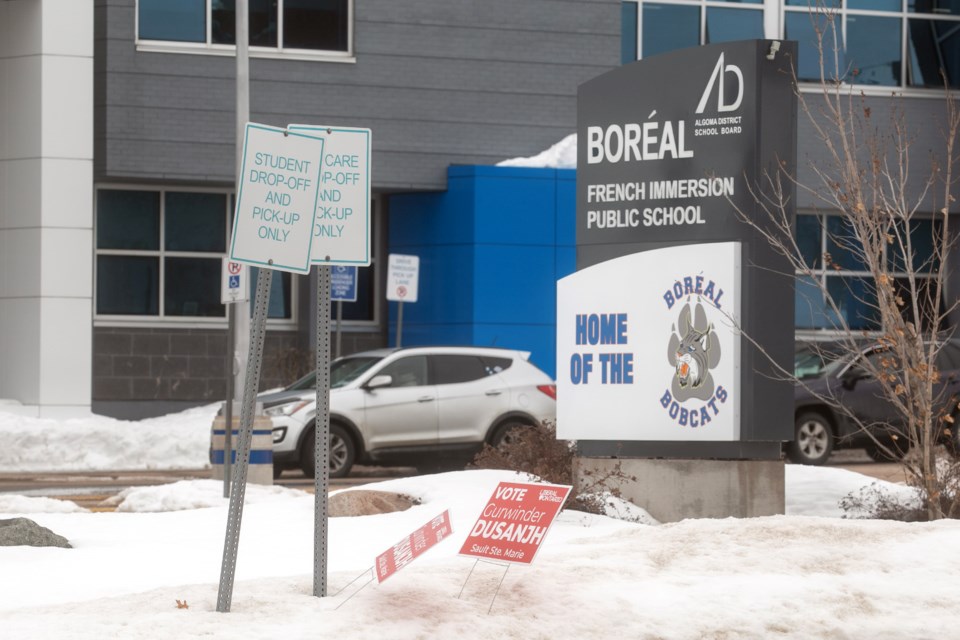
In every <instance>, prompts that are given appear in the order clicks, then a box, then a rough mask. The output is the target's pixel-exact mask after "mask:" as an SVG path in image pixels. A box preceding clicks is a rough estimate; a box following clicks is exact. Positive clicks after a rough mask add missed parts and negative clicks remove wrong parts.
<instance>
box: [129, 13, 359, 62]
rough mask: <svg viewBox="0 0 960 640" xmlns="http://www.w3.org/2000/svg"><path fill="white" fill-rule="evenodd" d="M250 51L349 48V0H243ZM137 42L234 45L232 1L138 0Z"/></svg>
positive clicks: (345, 50)
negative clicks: (247, 14)
mask: <svg viewBox="0 0 960 640" xmlns="http://www.w3.org/2000/svg"><path fill="white" fill-rule="evenodd" d="M248 12H249V14H250V34H249V44H250V47H251V53H257V52H260V53H263V52H271V51H273V52H294V53H296V52H301V53H303V52H310V53H334V54H342V53H349V52H350V49H351V43H350V39H351V29H350V23H351V13H352V3H351V0H248ZM137 42H138V43H139V44H163V43H175V44H190V45H195V46H196V47H197V48H200V49H203V48H206V49H210V50H217V49H225V50H229V49H232V48H233V47H234V45H236V42H237V33H236V2H235V0H138V2H137Z"/></svg>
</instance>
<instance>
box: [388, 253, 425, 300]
mask: <svg viewBox="0 0 960 640" xmlns="http://www.w3.org/2000/svg"><path fill="white" fill-rule="evenodd" d="M419 281H420V257H419V256H405V255H400V254H396V253H391V254H390V259H389V262H388V264H387V300H394V301H396V302H416V301H417V285H418V284H419Z"/></svg>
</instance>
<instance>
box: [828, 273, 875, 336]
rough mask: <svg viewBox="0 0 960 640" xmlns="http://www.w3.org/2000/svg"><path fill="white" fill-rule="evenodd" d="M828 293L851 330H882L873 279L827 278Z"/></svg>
mask: <svg viewBox="0 0 960 640" xmlns="http://www.w3.org/2000/svg"><path fill="white" fill-rule="evenodd" d="M827 293H828V294H829V295H830V297H831V298H832V299H833V301H834V303H835V304H836V305H837V308H838V309H840V313H841V314H842V315H843V317H844V318H845V319H846V322H847V326H849V327H850V329H852V330H855V331H874V330H877V329H879V328H880V314H879V312H878V311H877V292H876V289H875V288H874V285H873V280H872V279H870V278H857V277H841V276H827Z"/></svg>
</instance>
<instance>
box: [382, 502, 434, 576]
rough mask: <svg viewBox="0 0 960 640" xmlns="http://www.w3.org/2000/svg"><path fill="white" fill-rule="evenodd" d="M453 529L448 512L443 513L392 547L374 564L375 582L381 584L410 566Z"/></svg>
mask: <svg viewBox="0 0 960 640" xmlns="http://www.w3.org/2000/svg"><path fill="white" fill-rule="evenodd" d="M452 531H453V528H452V527H451V526H450V512H449V511H444V512H443V513H441V514H440V515H439V516H437V517H436V518H434V519H433V520H431V521H430V522H428V523H427V524H425V525H423V526H422V527H420V528H419V529H417V530H416V531H414V532H413V533H411V534H410V535H408V536H407V537H406V538H404V539H403V540H401V541H400V542H398V543H397V544H395V545H393V546H392V547H390V548H389V549H387V550H386V551H384V552H383V553H381V554H380V555H379V556H377V561H376V563H375V564H374V569H375V570H376V572H377V582H383V581H384V580H386V579H387V578H389V577H390V576H392V575H393V574H395V573H396V572H397V571H400V569H403V568H404V567H405V566H407V565H408V564H410V563H411V562H413V561H414V559H416V557H417V556H419V555H421V554H423V553H424V552H426V551H427V549H429V548H430V547H432V546H433V545H435V544H437V543H438V542H440V541H441V540H443V539H444V538H445V537H447V536H448V535H450V533H451V532H452Z"/></svg>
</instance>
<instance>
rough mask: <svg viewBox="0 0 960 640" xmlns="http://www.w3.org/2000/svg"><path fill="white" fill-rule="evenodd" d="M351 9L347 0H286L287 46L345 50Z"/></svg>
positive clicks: (284, 22) (285, 42)
mask: <svg viewBox="0 0 960 640" xmlns="http://www.w3.org/2000/svg"><path fill="white" fill-rule="evenodd" d="M348 12H349V7H348V2H347V0H285V1H284V3H283V46H284V48H288V49H322V50H324V51H346V50H347V30H348V28H349V27H348V24H349V22H348Z"/></svg>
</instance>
